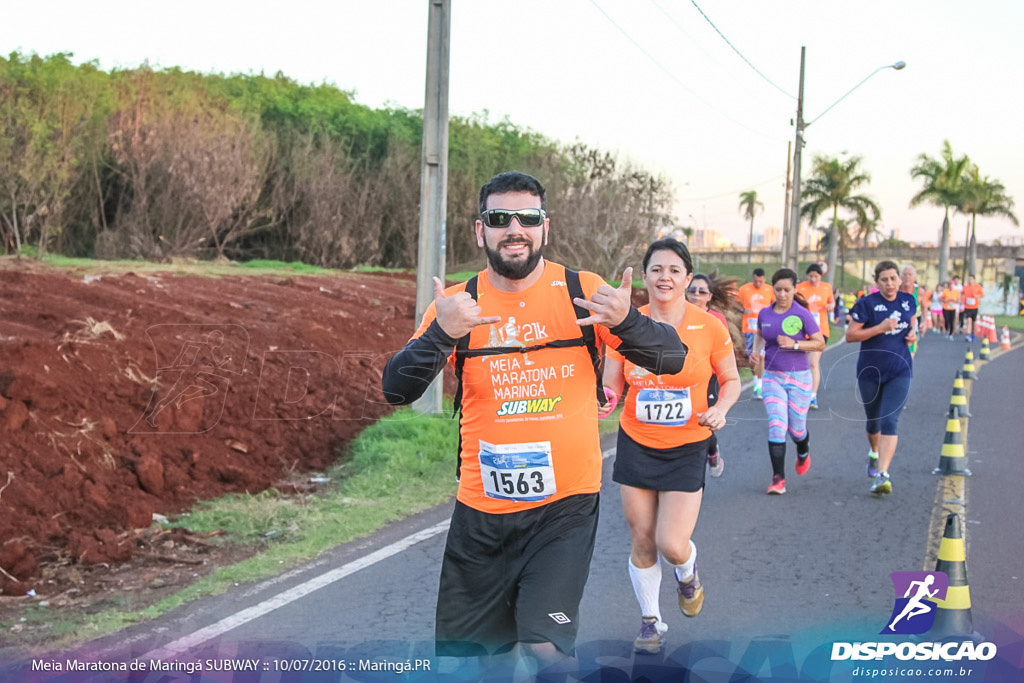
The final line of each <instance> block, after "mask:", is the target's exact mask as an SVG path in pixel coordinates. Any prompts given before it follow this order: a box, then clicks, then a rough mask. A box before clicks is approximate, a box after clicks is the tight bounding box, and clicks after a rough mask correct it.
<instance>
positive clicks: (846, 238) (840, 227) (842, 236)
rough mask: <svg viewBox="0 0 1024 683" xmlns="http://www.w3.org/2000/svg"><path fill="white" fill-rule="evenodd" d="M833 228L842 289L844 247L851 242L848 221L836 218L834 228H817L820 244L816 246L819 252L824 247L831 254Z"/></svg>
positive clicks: (844, 271) (844, 270) (830, 268)
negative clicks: (837, 244)
mask: <svg viewBox="0 0 1024 683" xmlns="http://www.w3.org/2000/svg"><path fill="white" fill-rule="evenodd" d="M833 227H834V228H835V234H836V236H837V237H838V239H839V247H838V248H839V264H840V265H839V287H840V288H842V287H843V286H844V285H845V284H846V245H847V244H849V243H850V242H851V239H850V221H848V220H846V219H845V218H838V219H836V222H835V225H834V226H832V225H829V226H828V227H820V228H818V232H820V233H822V235H821V244H819V245H818V248H819V250H820V249H821V247H825V248H826V249H828V250H829V253H832V239H833V236H832V232H833ZM832 270H833V268H832V266H829V272H831V271H832ZM861 279H863V278H861Z"/></svg>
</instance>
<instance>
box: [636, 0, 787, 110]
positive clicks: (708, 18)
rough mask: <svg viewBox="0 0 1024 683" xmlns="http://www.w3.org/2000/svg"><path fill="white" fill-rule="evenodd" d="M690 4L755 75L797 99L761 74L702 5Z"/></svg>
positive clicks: (691, 1)
mask: <svg viewBox="0 0 1024 683" xmlns="http://www.w3.org/2000/svg"><path fill="white" fill-rule="evenodd" d="M651 2H653V3H654V4H655V5H657V4H658V2H657V0H651ZM690 3H691V4H693V6H694V7H696V8H697V11H698V12H700V15H701V16H702V17H704V20H705V21H707V22H708V24H710V25H711V28H713V29H715V33H717V34H718V35H720V36H721V37H722V40H724V41H725V44H726V45H728V46H729V47H731V48H732V51H733V52H735V53H736V54H737V55H739V57H740V59H742V60H743V61H744V62H746V63H747V66H749V67H750V68H751V69H753V70H754V73H756V74H757V75H758V76H760V77H761V78H763V79H764V80H765V81H767V82H768V84H769V85H771V86H772V87H773V88H775V89H776V90H778V91H779V92H781V93H782V94H783V95H785V96H786V97H788V98H790V99H792V100H795V99H796V96H795V95H791V94H789V92H787V91H786V90H785V89H784V88H782V87H781V86H780V85H778V84H776V83H775V81H773V80H772V79H770V78H768V77H767V76H765V75H764V74H763V73H761V71H760V69H758V68H757V67H756V66H754V64H753V62H751V61H750V60H749V59H747V58H746V57H744V56H743V53H742V52H740V51H739V50H738V49H736V46H735V45H733V44H732V42H731V41H730V40H729V39H728V38H726V37H725V34H724V33H722V32H721V31H719V30H718V27H717V26H715V22H713V21H711V18H710V17H709V16H708V15H707V14H705V13H704V10H702V9H701V8H700V5H698V4H697V0H690ZM658 9H661V6H660V5H659V6H658ZM662 11H663V12H664V10H662Z"/></svg>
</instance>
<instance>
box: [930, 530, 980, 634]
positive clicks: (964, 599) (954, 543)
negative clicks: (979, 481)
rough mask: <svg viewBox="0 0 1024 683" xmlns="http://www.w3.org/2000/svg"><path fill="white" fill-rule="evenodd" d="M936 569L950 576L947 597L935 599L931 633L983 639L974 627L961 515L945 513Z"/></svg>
mask: <svg viewBox="0 0 1024 683" xmlns="http://www.w3.org/2000/svg"><path fill="white" fill-rule="evenodd" d="M935 571H937V572H945V574H946V576H948V577H949V588H948V589H947V590H946V598H945V599H944V600H939V599H938V598H936V599H935V606H936V610H935V622H934V623H933V624H932V627H931V629H929V631H928V635H929V636H930V637H931V636H937V637H938V638H963V639H965V640H975V641H980V640H982V638H981V635H980V634H979V633H978V632H977V631H975V630H974V622H973V620H972V619H971V590H970V588H969V587H968V586H967V551H966V549H965V547H964V533H963V529H962V528H961V525H960V516H959V515H957V514H956V513H950V514H949V515H948V516H947V517H946V529H945V531H944V532H943V534H942V542H941V543H940V544H939V557H938V561H937V562H936V563H935Z"/></svg>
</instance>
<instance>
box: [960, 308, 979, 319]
mask: <svg viewBox="0 0 1024 683" xmlns="http://www.w3.org/2000/svg"><path fill="white" fill-rule="evenodd" d="M960 317H961V318H963V319H964V320H968V319H970V320H977V319H978V309H977V308H965V309H964V312H963V313H962V314H961V316H960Z"/></svg>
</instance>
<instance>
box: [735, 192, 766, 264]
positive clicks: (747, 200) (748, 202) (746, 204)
mask: <svg viewBox="0 0 1024 683" xmlns="http://www.w3.org/2000/svg"><path fill="white" fill-rule="evenodd" d="M759 206H760V207H761V210H762V211H764V204H763V203H761V202H759V201H757V190H747V191H746V192H742V193H740V211H741V212H742V213H743V217H744V218H747V219H749V220H750V236H749V237H748V238H747V263H750V252H751V250H753V248H754V216H755V215H756V214H757V207H759Z"/></svg>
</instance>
